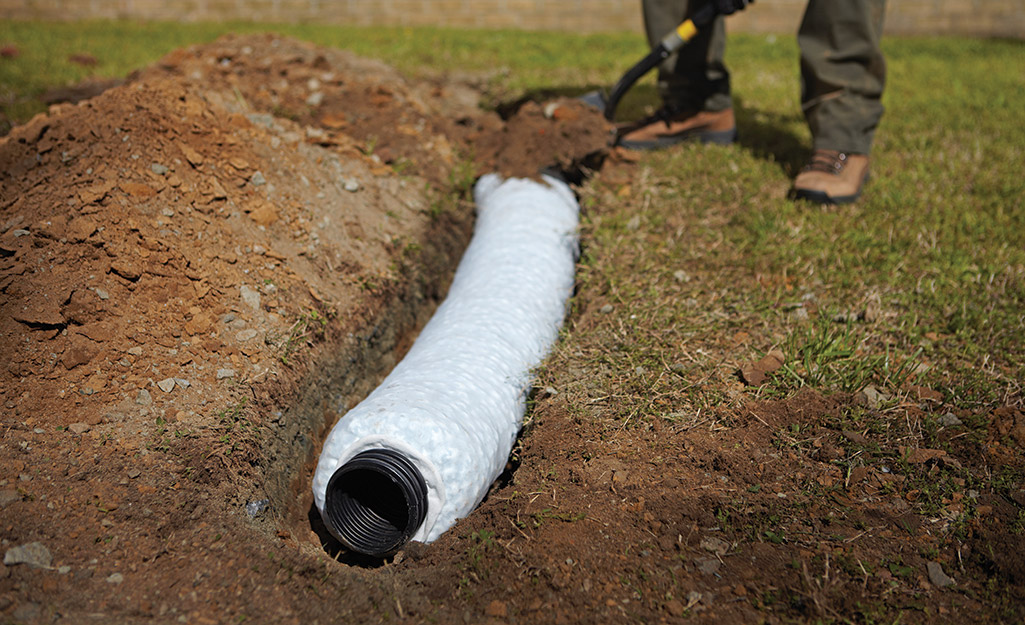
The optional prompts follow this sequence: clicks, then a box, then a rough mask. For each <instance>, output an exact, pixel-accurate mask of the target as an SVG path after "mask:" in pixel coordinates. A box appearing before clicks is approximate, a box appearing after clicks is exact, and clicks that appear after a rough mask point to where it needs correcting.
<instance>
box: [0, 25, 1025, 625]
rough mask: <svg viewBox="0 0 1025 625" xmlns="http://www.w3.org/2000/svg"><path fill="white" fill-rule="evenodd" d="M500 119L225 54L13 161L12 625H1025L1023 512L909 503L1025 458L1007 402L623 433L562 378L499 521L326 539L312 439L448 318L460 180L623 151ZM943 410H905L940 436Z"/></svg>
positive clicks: (261, 40) (548, 118)
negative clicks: (378, 544)
mask: <svg viewBox="0 0 1025 625" xmlns="http://www.w3.org/2000/svg"><path fill="white" fill-rule="evenodd" d="M477 93H478V92H477V91H476V90H475V88H474V86H473V85H472V84H463V83H457V82H454V81H445V80H427V79H422V80H414V79H410V78H407V77H404V76H401V75H399V74H397V73H396V72H394V71H393V70H392V69H390V68H388V67H387V66H385V65H383V64H381V63H379V62H376V61H372V60H367V59H361V58H357V57H355V56H353V55H350V54H347V53H345V52H341V51H337V50H328V49H322V48H316V47H314V46H311V45H308V44H305V43H301V42H296V41H291V40H287V39H282V38H278V37H274V36H270V35H264V36H247V37H227V38H224V39H221V40H218V41H217V42H214V43H212V44H209V45H205V46H198V47H194V48H189V49H184V50H180V51H177V52H174V53H172V54H170V55H168V56H167V57H165V58H164V59H163V60H161V61H160V62H159V63H158V64H156V65H154V66H153V67H150V68H147V69H145V70H143V71H141V72H139V73H138V74H137V75H134V76H132V77H130V78H129V79H128V80H127V81H126V82H125V84H123V85H120V86H114V87H112V88H110V89H107V90H106V91H103V92H102V93H99V94H98V95H95V96H94V97H91V98H88V99H84V100H81V101H80V102H78V103H75V104H71V103H67V104H55V105H54V106H53V107H52V108H51V110H50V112H49V114H47V115H42V116H39V117H37V118H35V119H33V120H31V121H30V122H28V123H26V124H24V125H22V126H17V127H15V128H14V129H13V130H12V131H11V133H10V134H9V135H8V136H6V137H4V138H2V139H0V220H2V224H3V228H2V229H0V293H2V295H3V297H2V300H0V307H2V314H0V349H2V351H3V354H4V355H5V359H4V367H3V370H2V373H0V395H2V401H3V408H2V410H3V412H2V414H3V420H2V424H0V425H2V426H3V430H2V431H3V435H2V439H0V467H2V473H0V527H2V528H3V531H2V550H3V551H4V554H5V557H4V564H3V565H2V567H0V614H2V615H3V616H4V618H5V619H7V620H13V621H14V622H56V621H67V622H81V621H83V620H86V619H89V620H93V619H100V620H104V619H105V620H106V621H107V622H125V623H130V622H191V623H215V622H228V621H236V620H250V621H256V622H281V623H299V622H335V621H341V620H352V621H355V622H377V621H391V622H394V621H399V622H421V621H435V622H453V621H459V622H510V623H515V622H553V623H572V622H592V623H599V622H601V623H607V622H610V621H616V622H618V621H638V622H675V621H679V620H682V619H685V618H694V619H696V620H698V621H700V622H720V623H735V622H759V621H769V622H786V621H793V620H814V619H819V620H829V619H835V620H844V619H847V618H849V619H850V620H854V621H869V620H871V619H872V618H875V617H874V615H878V614H891V615H892V614H894V613H897V612H904V614H905V616H904V621H905V622H934V621H936V620H940V621H943V620H947V621H963V620H965V619H967V618H971V617H973V616H975V615H977V614H979V613H980V611H981V610H982V609H983V607H984V605H985V603H986V602H987V601H990V600H991V599H992V598H993V595H992V594H987V593H991V587H990V586H988V585H987V584H989V582H988V580H997V582H998V583H999V584H1000V585H1001V586H1000V587H1001V588H1003V589H1004V590H1003V591H1001V592H1003V593H1004V594H1000V595H999V596H998V597H997V599H999V600H1000V601H1003V602H1004V603H1001V604H1000V605H1001V606H1003V608H1002V609H1003V610H1004V612H1001V613H1000V614H1002V615H1007V614H1009V613H1012V612H1013V609H1014V608H1013V606H1014V605H1018V606H1020V605H1021V604H1020V603H1017V604H1015V603H1013V602H1012V603H1007V601H1009V599H1007V597H1011V599H1010V600H1013V601H1020V600H1022V598H1023V595H1022V592H1021V589H1022V587H1023V575H1025V573H1023V568H1022V559H1021V557H1020V555H1021V541H1020V538H1021V536H1020V532H1021V530H1020V527H1018V525H1020V514H1021V512H1020V511H1021V509H1022V507H1025V494H1023V491H1022V490H1021V485H1020V484H1018V485H1010V486H1008V488H1007V489H1005V490H1004V491H1001V492H975V491H973V492H972V494H970V495H969V496H968V497H960V498H958V497H946V498H945V499H944V498H943V497H945V496H944V495H941V496H940V498H939V499H937V500H936V501H935V502H930V506H928V507H926V506H923V505H921V502H922V499H924V498H927V497H931V496H932V495H931V494H930V493H928V492H926V489H925V488H924V487H923V485H927V484H929V483H930V481H929V480H932V481H933V482H936V483H940V482H943V483H956V481H957V480H961V483H962V484H964V483H969V484H970V483H973V479H974V478H973V475H976V474H977V473H978V472H979V471H982V470H985V468H986V467H990V466H1001V465H1003V466H1020V463H1021V462H1022V452H1021V448H1022V445H1025V435H1022V432H1023V431H1025V430H1023V429H1022V428H1023V427H1025V417H1023V416H1022V414H1021V412H1020V411H1017V410H1016V409H1014V408H1010V407H1008V408H1006V409H1001V410H1000V411H998V412H997V413H994V415H992V421H993V424H994V425H993V429H992V432H991V435H990V436H989V437H988V438H987V440H985V441H981V442H980V441H976V442H971V441H970V440H968V438H967V437H963V436H959V433H960V431H959V430H958V429H957V428H958V427H959V424H958V423H955V421H954V420H951V419H947V421H946V422H947V423H949V424H950V425H949V428H950V429H949V431H948V432H946V433H944V432H941V433H940V438H941V439H942V441H943V442H944V444H945V448H944V449H943V450H939V449H921V448H919V447H915V446H910V447H907V448H905V449H902V450H900V451H899V454H898V450H897V449H892V448H891V447H892V445H893V441H892V440H891V439H889V438H887V437H885V436H884V435H882V434H880V433H878V432H874V431H861V430H859V431H853V430H847V429H844V428H843V427H841V426H839V425H838V423H840V422H842V417H843V415H845V414H847V412H848V409H849V407H850V406H852V405H854V404H855V401H856V398H855V397H848V396H836V397H825V396H822V395H818V394H815V393H812V392H804V393H801V394H798V395H797V396H795V397H793V398H790V399H788V400H785V401H778V402H768V401H761V402H755V401H748V402H743V404H742V405H743V408H742V409H740V408H738V407H737V406H738V405H740V404H738V403H736V402H731V403H730V404H729V406H724V407H722V408H719V409H716V410H711V411H709V412H706V413H705V414H704V415H702V414H701V413H699V414H698V416H695V417H694V418H693V419H690V420H686V419H680V420H664V421H654V422H651V423H642V424H636V425H635V426H633V427H629V428H627V427H625V425H623V427H617V428H615V429H610V428H609V427H607V425H608V424H606V423H603V422H602V421H601V420H600V419H587V418H582V416H581V413H580V411H579V410H578V409H577V406H579V405H580V404H581V402H587V401H595V400H594V399H593V398H590V397H588V395H587V392H586V385H587V384H588V380H589V378H591V377H592V376H594V375H600V374H601V372H600V371H587V370H584V371H581V370H579V369H577V368H574V367H572V366H570V364H568V363H567V362H566V360H565V359H566V357H567V356H566V354H565V353H562V352H560V354H558V355H557V356H556V359H555V361H554V367H555V368H554V369H553V371H554V373H550V374H549V379H548V380H547V381H546V383H549V384H551V385H552V387H551V388H549V387H547V386H543V388H545V390H542V391H540V392H539V393H538V394H537V396H536V398H535V410H534V413H533V416H532V420H531V422H530V425H529V426H528V427H527V429H526V430H525V432H524V435H523V437H522V438H521V441H520V444H519V447H518V449H517V450H516V454H515V458H514V461H513V462H511V465H510V471H509V473H508V474H507V475H506V476H504V478H503V479H502V480H501V481H500V482H499V483H498V484H496V485H495V487H494V489H493V490H492V492H491V494H490V495H489V497H488V498H487V500H486V501H485V502H484V503H483V504H482V506H481V507H480V509H479V510H478V511H476V512H475V513H474V514H473V515H471V516H470V517H469V518H467V519H464V520H463V521H461V522H460V523H459V524H458V525H457V526H456V527H455V528H453V529H452V530H451V531H450V532H448V533H447V534H446V535H445V536H443V537H442V538H441V539H440V540H438V541H437V542H436V543H434V544H432V545H429V546H424V545H417V544H412V545H409V546H408V548H406V549H404V550H403V551H401V552H400V553H398V554H397V555H396V556H395V557H393V558H390V559H389V560H388V561H386V562H367V561H364V560H360V559H358V558H354V557H352V556H350V555H347V554H345V553H339V552H338V551H337V546H336V545H331V544H330V542H329V541H326V540H325V538H324V536H323V532H322V531H319V532H318V530H320V529H321V527H320V525H319V523H318V520H317V519H316V516H315V513H314V512H312V511H311V499H312V498H311V496H310V494H309V480H310V474H311V471H312V463H313V462H314V460H315V458H316V453H317V446H318V444H319V440H320V439H321V437H322V436H323V434H324V433H325V431H326V429H327V428H328V427H330V425H331V424H332V422H333V420H334V419H335V418H336V417H337V415H338V414H339V412H341V411H344V408H345V406H347V405H352V404H353V403H354V402H355V401H358V399H359V398H360V397H361V396H362V395H363V394H365V393H366V392H368V391H369V390H370V388H372V387H373V385H374V383H375V381H376V380H377V379H379V378H380V377H381V376H382V375H383V374H384V373H386V371H387V369H388V367H389V366H390V365H391V364H393V363H394V362H395V360H396V359H397V358H398V357H399V356H400V355H401V353H402V351H403V349H404V347H405V346H407V345H408V343H409V341H410V340H411V336H412V335H413V334H414V333H415V330H416V328H417V327H418V326H419V325H420V324H422V323H423V322H424V321H425V319H426V318H427V317H428V316H429V314H430V311H431V310H432V308H433V306H434V305H435V304H436V303H437V301H438V300H439V298H440V297H442V296H443V293H444V289H445V286H446V282H447V280H448V276H449V274H450V272H451V270H452V268H453V267H454V265H455V262H456V261H457V260H458V256H459V254H460V252H461V250H462V248H463V247H464V246H465V244H466V242H467V240H468V237H469V232H470V223H471V221H472V218H471V211H472V208H471V207H470V206H469V205H468V203H467V202H466V201H465V200H458V199H457V200H453V199H452V198H453V197H455V196H456V194H457V192H459V191H465V190H466V188H465V181H463V182H462V185H463V186H462V187H460V186H459V183H460V178H461V177H465V178H468V179H472V174H473V173H479V172H480V171H486V170H498V171H501V172H503V173H506V174H516V175H523V176H532V175H536V172H538V171H540V170H541V169H542V168H544V167H545V166H549V165H552V164H555V165H557V166H559V167H561V168H566V169H581V168H582V169H588V168H594V167H597V166H598V165H599V164H600V163H601V161H602V159H603V158H604V157H605V156H607V155H608V150H607V146H606V142H607V140H608V129H607V127H604V126H602V125H601V124H600V123H599V122H596V121H593V119H594V117H595V115H594V113H593V112H590V111H588V110H586V108H583V109H582V108H578V107H577V106H576V104H575V103H572V102H565V101H563V102H559V103H555V104H553V105H551V106H546V105H540V104H528V105H525V106H524V107H522V108H521V109H520V111H519V112H518V113H517V114H516V115H514V116H513V117H512V118H510V119H509V120H501V119H499V118H497V117H496V116H494V115H492V114H488V113H485V112H483V111H482V109H481V108H480V107H479V106H478V98H479V96H478V95H477ZM597 117H598V118H600V116H597ZM589 120H591V121H589ZM574 124H578V125H579V126H574ZM574 128H576V130H574ZM578 137H583V138H580V139H579V140H578ZM520 139H522V141H520ZM547 139H551V141H548V140H547ZM585 139H586V140H585ZM502 146H506V147H507V149H501V147H502ZM570 148H573V149H570ZM473 157H476V159H477V160H476V161H473V160H472V158H473ZM614 160H615V162H614V163H613V164H612V168H611V169H609V168H607V169H606V170H605V171H603V174H604V175H606V176H607V178H614V177H616V176H619V177H624V176H629V174H630V164H629V162H628V161H629V160H631V159H629V158H628V157H626V156H624V157H623V158H621V159H614ZM466 170H469V172H467V171H466ZM598 184H599V185H600V182H599V183H598ZM601 303H602V302H599V301H598V300H597V299H594V300H593V301H592V300H590V299H588V297H586V296H585V297H583V298H582V299H581V300H580V302H578V306H577V308H578V310H577V312H575V313H574V315H575V316H574V319H573V320H572V323H574V324H578V325H579V326H580V327H586V326H588V325H589V324H594V323H598V322H599V321H597V320H599V319H601V318H603V316H607V314H608V313H607V312H605V311H604V309H603V308H601V306H600V304H601ZM560 362H561V363H562V365H564V366H561V367H560V365H559V363H560ZM755 364H758V363H755ZM756 369H758V372H759V373H761V374H763V375H764V374H766V373H771V371H770V370H769V369H770V368H769V367H768V366H759V367H756ZM750 375H752V374H751V373H750V372H749V373H748V374H746V376H745V377H748V376H750ZM736 384H737V385H739V384H740V382H739V381H738V382H736ZM556 388H558V389H561V390H559V391H556ZM734 390H735V389H734ZM553 391H554V392H553ZM926 391H928V389H923V393H919V395H918V396H916V397H914V398H911V397H910V396H909V399H908V401H907V402H906V403H905V404H902V405H901V407H900V410H902V411H903V412H902V413H901V414H903V415H904V417H905V418H909V419H910V418H918V417H922V415H926V414H933V413H935V414H945V413H946V412H947V410H946V409H945V408H944V407H943V406H942V405H940V402H938V401H936V400H935V398H934V397H932V396H930V395H929V394H928V392H926ZM933 392H934V391H933ZM951 416H952V417H953V419H955V420H961V419H969V418H970V417H971V415H966V414H961V415H953V414H952V415H951ZM699 417H700V418H699ZM873 450H874V451H873ZM855 458H861V459H860V460H857V461H854V459H855ZM894 458H899V459H900V462H899V463H896V462H894ZM916 491H917V494H916ZM950 492H953V491H950ZM1017 498H1020V499H1017ZM933 503H934V504H935V505H932V504H933ZM967 512H971V514H967ZM1016 519H1017V521H1016ZM1016 522H1017V523H1018V525H1015V523H1016ZM1016 528H1017V529H1016ZM1007 606H1011V607H1010V608H1008V607H1007ZM986 614H996V613H994V612H986ZM1012 616H1013V614H1012ZM998 617H999V618H998ZM998 617H994V618H992V620H994V621H998V620H1000V619H1001V618H1003V616H999V615H998ZM1008 618H1010V616H1009V617H1008Z"/></svg>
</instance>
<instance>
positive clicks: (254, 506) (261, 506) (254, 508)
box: [246, 499, 270, 519]
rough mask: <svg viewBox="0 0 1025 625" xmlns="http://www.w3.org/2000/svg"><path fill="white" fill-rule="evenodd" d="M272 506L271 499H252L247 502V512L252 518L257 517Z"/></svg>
mask: <svg viewBox="0 0 1025 625" xmlns="http://www.w3.org/2000/svg"><path fill="white" fill-rule="evenodd" d="M269 507H270V499H260V500H258V501H250V502H249V503H247V504H246V514H248V515H249V518H250V519H255V518H256V516H257V515H259V514H262V513H263V512H265V511H266V510H267V508H269Z"/></svg>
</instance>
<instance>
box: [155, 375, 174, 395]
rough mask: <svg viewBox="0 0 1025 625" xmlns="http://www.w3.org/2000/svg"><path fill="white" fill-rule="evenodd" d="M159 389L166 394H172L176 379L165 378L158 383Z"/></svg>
mask: <svg viewBox="0 0 1025 625" xmlns="http://www.w3.org/2000/svg"><path fill="white" fill-rule="evenodd" d="M157 388H159V389H160V390H162V391H164V392H165V393H170V392H171V391H173V390H174V378H164V379H163V380H161V381H159V382H157Z"/></svg>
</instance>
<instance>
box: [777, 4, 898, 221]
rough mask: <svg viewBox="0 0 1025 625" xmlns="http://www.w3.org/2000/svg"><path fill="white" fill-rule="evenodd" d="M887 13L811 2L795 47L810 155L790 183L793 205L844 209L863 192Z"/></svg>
mask: <svg viewBox="0 0 1025 625" xmlns="http://www.w3.org/2000/svg"><path fill="white" fill-rule="evenodd" d="M885 11H886V2H885V0H845V1H844V2H836V1H835V0H809V2H808V6H807V8H806V10H805V14H804V19H803V20H802V22H801V27H800V30H799V31H798V36H797V40H798V45H799V46H800V49H801V105H802V108H803V109H804V115H805V119H806V120H807V121H808V127H809V128H810V129H811V133H812V142H813V145H812V147H813V149H814V154H813V156H812V161H811V163H810V164H809V166H808V167H806V168H805V170H804V171H802V172H801V174H800V175H799V176H798V177H797V179H796V180H795V181H794V191H795V195H797V196H798V197H803V198H805V199H809V200H812V201H817V202H824V203H825V202H849V201H853V200H854V199H857V197H858V195H859V194H860V192H861V186H862V183H863V182H864V180H865V178H866V177H867V176H868V154H869V151H870V150H871V148H872V139H873V137H874V135H875V130H876V127H877V126H878V124H879V119H880V118H881V117H882V114H883V105H882V101H881V99H882V95H883V86H884V84H885V81H886V62H885V60H884V59H883V54H882V51H881V49H880V46H879V42H880V39H881V37H882V31H883V18H884V14H885Z"/></svg>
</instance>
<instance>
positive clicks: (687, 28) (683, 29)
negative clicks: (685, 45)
mask: <svg viewBox="0 0 1025 625" xmlns="http://www.w3.org/2000/svg"><path fill="white" fill-rule="evenodd" d="M676 34H677V35H679V36H680V39H683V40H684V41H690V38H691V37H693V36H694V35H696V34H698V27H697V26H695V25H694V22H692V21H690V20H687V21H686V22H684V23H682V24H680V25H679V26H677V27H676Z"/></svg>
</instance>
